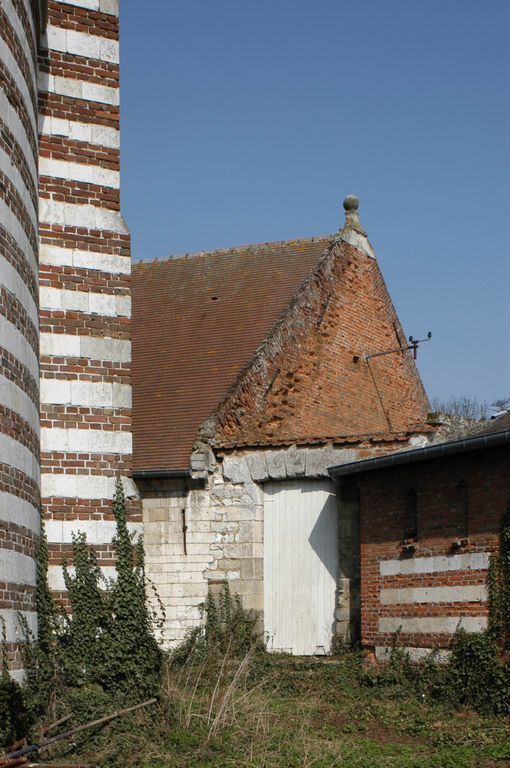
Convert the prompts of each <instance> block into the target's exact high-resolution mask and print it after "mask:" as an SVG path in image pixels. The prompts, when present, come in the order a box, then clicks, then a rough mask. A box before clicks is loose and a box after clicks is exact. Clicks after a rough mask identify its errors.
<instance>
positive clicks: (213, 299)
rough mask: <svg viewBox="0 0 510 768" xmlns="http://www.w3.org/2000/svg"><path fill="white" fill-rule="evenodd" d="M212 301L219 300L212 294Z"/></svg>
mask: <svg viewBox="0 0 510 768" xmlns="http://www.w3.org/2000/svg"><path fill="white" fill-rule="evenodd" d="M211 301H219V299H218V297H217V296H211Z"/></svg>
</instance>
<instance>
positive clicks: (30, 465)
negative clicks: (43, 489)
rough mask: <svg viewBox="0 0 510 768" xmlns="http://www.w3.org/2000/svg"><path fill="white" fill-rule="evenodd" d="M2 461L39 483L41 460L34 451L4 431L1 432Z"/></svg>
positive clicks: (0, 452)
mask: <svg viewBox="0 0 510 768" xmlns="http://www.w3.org/2000/svg"><path fill="white" fill-rule="evenodd" d="M0 463H3V464H7V465H8V466H10V467H14V468H15V469H19V471H20V472H24V474H25V475H28V477H30V478H31V479H32V480H34V481H35V482H36V483H39V474H40V470H39V462H38V461H37V459H36V457H35V456H34V454H33V453H32V451H29V450H28V448H26V447H25V446H24V445H22V444H21V443H19V442H18V441H17V440H15V439H14V438H13V437H10V436H9V435H6V434H4V433H3V432H0Z"/></svg>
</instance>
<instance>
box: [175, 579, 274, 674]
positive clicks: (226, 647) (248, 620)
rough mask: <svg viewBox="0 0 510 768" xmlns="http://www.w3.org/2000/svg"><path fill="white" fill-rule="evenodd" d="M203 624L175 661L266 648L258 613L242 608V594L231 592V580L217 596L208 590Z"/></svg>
mask: <svg viewBox="0 0 510 768" xmlns="http://www.w3.org/2000/svg"><path fill="white" fill-rule="evenodd" d="M201 610H202V618H203V619H204V621H203V624H202V626H200V627H196V628H195V629H193V630H192V631H191V632H190V633H189V635H188V637H187V638H186V639H185V640H184V641H183V642H182V643H181V645H180V646H179V647H178V648H177V649H176V650H175V651H174V652H173V654H172V663H173V664H183V663H185V662H186V661H187V660H188V659H189V658H190V657H193V658H194V659H197V660H198V659H203V658H205V657H206V656H214V655H217V656H222V655H224V654H225V653H227V651H228V654H229V655H230V656H232V657H240V656H244V655H245V654H246V653H247V652H248V651H249V650H250V649H252V648H255V649H256V650H257V651H263V650H265V646H264V643H263V641H262V639H261V637H260V634H259V633H258V632H257V631H256V624H257V616H256V615H255V614H254V613H253V611H247V610H245V609H244V608H243V606H242V603H241V599H240V597H239V595H237V594H234V595H232V593H231V591H230V587H229V584H228V582H225V584H224V585H223V587H222V589H221V592H220V594H219V595H218V597H214V595H213V594H212V593H211V592H209V593H208V595H207V598H206V601H205V603H204V604H203V606H202V609H201Z"/></svg>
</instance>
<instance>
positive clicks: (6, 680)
mask: <svg viewBox="0 0 510 768" xmlns="http://www.w3.org/2000/svg"><path fill="white" fill-rule="evenodd" d="M28 724H29V715H28V711H27V708H26V706H25V702H24V700H23V692H22V690H21V687H20V686H19V685H18V683H17V682H15V681H14V680H13V679H12V678H11V677H9V675H8V673H6V672H3V673H2V675H1V677H0V747H8V746H9V745H10V744H12V743H14V742H15V741H16V740H17V739H20V738H21V737H22V736H24V735H25V734H26V732H27V730H28Z"/></svg>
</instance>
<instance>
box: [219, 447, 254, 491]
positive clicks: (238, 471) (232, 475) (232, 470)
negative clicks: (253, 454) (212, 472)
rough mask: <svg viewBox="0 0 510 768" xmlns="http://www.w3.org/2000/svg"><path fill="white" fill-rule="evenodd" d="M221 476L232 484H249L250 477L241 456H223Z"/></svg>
mask: <svg viewBox="0 0 510 768" xmlns="http://www.w3.org/2000/svg"><path fill="white" fill-rule="evenodd" d="M223 476H224V477H225V479H226V480H230V481H231V482H232V483H249V482H250V480H251V475H250V471H249V469H248V465H247V463H246V459H245V458H243V457H242V456H237V457H234V456H232V457H231V456H225V458H224V459H223ZM215 491H216V489H215Z"/></svg>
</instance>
